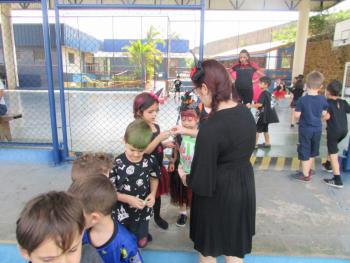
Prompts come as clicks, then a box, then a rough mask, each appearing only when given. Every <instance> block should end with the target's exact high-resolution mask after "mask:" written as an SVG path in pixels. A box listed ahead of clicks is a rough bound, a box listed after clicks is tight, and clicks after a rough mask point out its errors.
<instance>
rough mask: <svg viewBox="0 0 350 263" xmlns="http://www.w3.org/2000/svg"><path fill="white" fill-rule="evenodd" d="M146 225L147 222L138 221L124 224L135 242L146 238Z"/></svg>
mask: <svg viewBox="0 0 350 263" xmlns="http://www.w3.org/2000/svg"><path fill="white" fill-rule="evenodd" d="M148 225H149V221H139V222H133V223H129V224H125V225H124V226H125V227H126V228H127V229H128V230H129V231H130V232H131V233H133V234H134V235H135V236H136V238H137V240H140V239H142V238H144V237H147V235H148Z"/></svg>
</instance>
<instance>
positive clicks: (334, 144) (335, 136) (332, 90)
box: [322, 80, 350, 188]
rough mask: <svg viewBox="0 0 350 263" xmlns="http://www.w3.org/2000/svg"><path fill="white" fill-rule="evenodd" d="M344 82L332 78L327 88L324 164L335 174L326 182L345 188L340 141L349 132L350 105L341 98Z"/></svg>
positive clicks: (325, 180)
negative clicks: (339, 159) (339, 151)
mask: <svg viewBox="0 0 350 263" xmlns="http://www.w3.org/2000/svg"><path fill="white" fill-rule="evenodd" d="M341 89H342V84H341V83H340V82H339V81H337V80H332V81H331V82H330V83H329V84H328V86H327V89H326V96H327V98H328V99H327V102H328V110H327V114H326V116H325V118H324V119H325V120H327V149H328V158H327V161H326V162H325V163H323V164H322V166H323V167H324V169H325V170H327V171H329V172H332V171H333V174H334V176H333V177H332V178H329V179H324V182H325V183H326V184H328V185H330V186H333V187H336V188H343V182H342V179H341V176H340V168H339V161H338V143H340V142H341V141H342V140H343V139H344V138H345V137H346V135H347V133H348V120H347V117H346V114H347V113H350V106H349V104H348V103H347V102H346V101H345V100H342V99H340V98H339V95H340V91H341Z"/></svg>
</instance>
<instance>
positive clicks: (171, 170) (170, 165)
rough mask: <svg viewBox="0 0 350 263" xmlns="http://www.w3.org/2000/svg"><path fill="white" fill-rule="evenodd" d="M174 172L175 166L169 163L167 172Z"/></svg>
mask: <svg viewBox="0 0 350 263" xmlns="http://www.w3.org/2000/svg"><path fill="white" fill-rule="evenodd" d="M174 171H175V164H174V163H169V167H168V172H171V173H172V172H174Z"/></svg>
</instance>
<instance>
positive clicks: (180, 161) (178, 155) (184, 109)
mask: <svg viewBox="0 0 350 263" xmlns="http://www.w3.org/2000/svg"><path fill="white" fill-rule="evenodd" d="M181 99H182V103H181V106H180V115H181V124H182V126H183V127H184V128H186V129H189V130H197V129H198V122H199V114H200V109H199V107H198V104H197V103H196V102H195V101H194V100H193V99H192V97H191V95H190V94H189V92H186V93H185V95H184V96H183V97H182V98H181ZM175 142H176V146H175V149H174V151H173V158H172V159H171V160H170V163H169V172H171V173H170V195H171V201H172V203H174V204H177V205H179V206H180V214H179V217H178V219H177V222H176V225H177V226H179V227H184V226H185V225H186V222H187V207H189V206H190V204H191V199H192V192H191V190H190V189H189V188H188V187H186V186H184V185H183V183H182V180H181V178H180V174H183V173H185V174H190V172H191V164H192V159H193V154H194V147H195V144H196V137H195V136H189V135H182V136H181V135H177V136H176V137H175Z"/></svg>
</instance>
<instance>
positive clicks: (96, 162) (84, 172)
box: [71, 153, 113, 181]
mask: <svg viewBox="0 0 350 263" xmlns="http://www.w3.org/2000/svg"><path fill="white" fill-rule="evenodd" d="M112 166H113V160H112V158H111V157H110V156H108V155H107V154H106V153H84V154H83V155H81V156H79V157H78V158H77V159H75V160H74V162H73V165H72V171H71V176H72V180H73V181H74V180H76V179H79V178H81V177H89V176H91V175H95V174H104V175H106V176H108V173H109V171H110V170H111V169H112Z"/></svg>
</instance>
